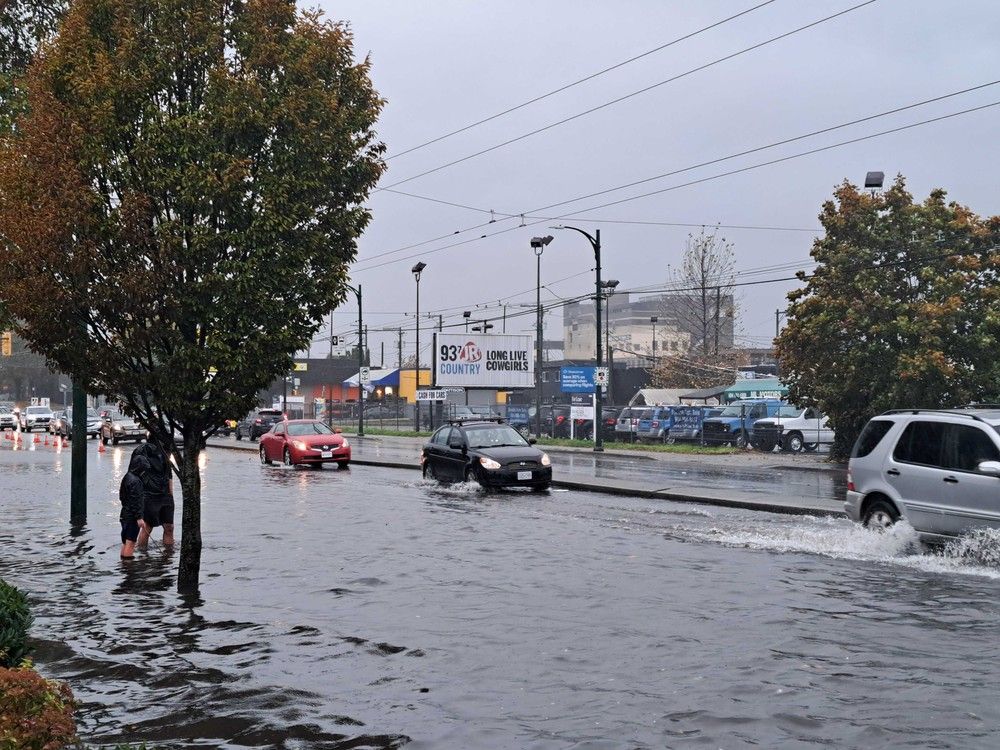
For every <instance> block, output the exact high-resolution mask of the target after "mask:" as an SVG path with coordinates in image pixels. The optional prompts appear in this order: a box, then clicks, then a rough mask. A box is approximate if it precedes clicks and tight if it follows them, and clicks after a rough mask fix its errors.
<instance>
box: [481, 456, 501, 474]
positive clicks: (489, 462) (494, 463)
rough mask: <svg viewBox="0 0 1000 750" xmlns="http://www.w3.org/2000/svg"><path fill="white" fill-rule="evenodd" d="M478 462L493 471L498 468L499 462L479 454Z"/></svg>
mask: <svg viewBox="0 0 1000 750" xmlns="http://www.w3.org/2000/svg"><path fill="white" fill-rule="evenodd" d="M479 463H481V464H482V465H483V468H484V469H491V470H494V471H495V470H496V469H499V468H500V463H499V462H498V461H494V460H493V459H492V458H486V456H481V457H480V458H479Z"/></svg>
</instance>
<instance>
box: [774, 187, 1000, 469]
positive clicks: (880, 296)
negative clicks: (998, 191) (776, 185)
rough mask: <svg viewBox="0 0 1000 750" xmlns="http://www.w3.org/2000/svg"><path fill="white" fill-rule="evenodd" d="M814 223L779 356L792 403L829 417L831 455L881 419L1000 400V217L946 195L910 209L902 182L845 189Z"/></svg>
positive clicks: (938, 194)
mask: <svg viewBox="0 0 1000 750" xmlns="http://www.w3.org/2000/svg"><path fill="white" fill-rule="evenodd" d="M819 218H820V221H821V222H822V224H823V227H824V229H825V230H826V233H825V236H823V237H821V238H819V239H817V240H816V242H815V244H814V245H813V249H812V257H813V258H814V259H815V261H816V263H817V264H818V265H817V267H816V270H815V271H814V272H813V273H812V274H811V275H806V274H804V273H800V274H799V278H801V279H802V280H803V281H805V282H806V283H805V286H804V287H803V288H801V289H799V290H797V291H794V292H792V293H791V294H789V295H788V298H789V301H790V304H789V306H788V326H787V327H786V328H785V330H784V331H782V333H781V335H780V336H779V337H778V339H777V347H778V356H779V358H780V362H781V368H782V373H783V377H784V379H785V380H786V381H787V382H788V383H789V385H790V394H789V395H790V398H791V399H792V401H794V402H797V403H813V404H816V405H817V406H819V407H820V408H822V409H823V410H824V411H825V412H826V413H827V414H829V415H830V420H831V423H832V425H833V426H834V428H835V429H836V431H837V440H836V443H835V445H834V455H835V456H837V457H840V458H845V457H846V456H847V455H848V454H849V452H850V450H851V446H852V445H853V443H854V441H855V439H856V438H857V436H858V434H859V432H860V431H861V429H862V428H863V427H864V424H865V422H867V420H868V419H869V418H870V417H872V416H873V415H875V414H878V413H879V412H882V411H884V410H886V409H893V408H913V407H946V406H956V405H963V404H967V403H969V402H972V401H987V400H996V399H997V395H998V393H1000V358H998V357H997V352H998V351H1000V253H998V245H1000V217H993V218H990V219H983V218H980V217H979V216H977V215H975V214H974V213H973V212H972V211H970V210H969V209H968V208H966V207H965V206H962V205H959V204H957V203H953V202H952V203H948V202H946V200H945V193H944V191H943V190H935V191H933V192H932V193H931V194H930V196H928V198H927V199H926V200H925V201H924V202H923V203H914V201H913V197H912V196H911V195H910V193H909V192H907V190H906V185H905V182H904V180H903V178H902V177H898V178H897V179H896V181H895V183H894V184H893V185H892V187H890V188H889V189H888V190H886V191H885V193H884V194H882V195H869V194H867V193H864V192H862V191H859V190H858V189H857V188H856V187H855V186H854V185H852V184H850V183H848V182H845V183H844V184H842V185H841V186H840V187H839V188H838V189H837V190H836V191H835V193H834V199H833V200H830V201H828V202H826V203H825V204H824V206H823V210H822V213H821V214H820V217H819Z"/></svg>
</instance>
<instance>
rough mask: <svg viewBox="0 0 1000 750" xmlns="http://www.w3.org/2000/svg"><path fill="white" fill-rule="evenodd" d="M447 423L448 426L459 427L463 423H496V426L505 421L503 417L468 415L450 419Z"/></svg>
mask: <svg viewBox="0 0 1000 750" xmlns="http://www.w3.org/2000/svg"><path fill="white" fill-rule="evenodd" d="M447 422H448V424H450V425H456V424H458V425H460V424H464V423H465V422H496V423H497V424H503V423H504V422H505V420H504V418H503V417H484V416H482V415H480V414H469V415H467V416H464V417H452V418H450V419H448V420H447Z"/></svg>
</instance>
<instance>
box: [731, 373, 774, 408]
mask: <svg viewBox="0 0 1000 750" xmlns="http://www.w3.org/2000/svg"><path fill="white" fill-rule="evenodd" d="M787 395H788V386H787V385H785V384H784V383H782V382H781V381H780V380H778V378H757V379H755V380H737V381H736V382H735V383H733V384H732V385H731V386H729V387H728V388H726V391H725V394H724V396H725V401H726V402H727V403H728V402H729V401H735V400H737V399H741V398H785V397H786V396H787Z"/></svg>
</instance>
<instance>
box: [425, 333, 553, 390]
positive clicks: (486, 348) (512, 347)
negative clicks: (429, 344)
mask: <svg viewBox="0 0 1000 750" xmlns="http://www.w3.org/2000/svg"><path fill="white" fill-rule="evenodd" d="M534 341H535V340H534V338H533V337H532V336H523V335H520V334H506V333H497V334H489V333H435V334H434V385H435V386H437V387H441V386H464V387H466V388H500V389H507V388H534V386H535V358H534V351H533V350H534Z"/></svg>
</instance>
